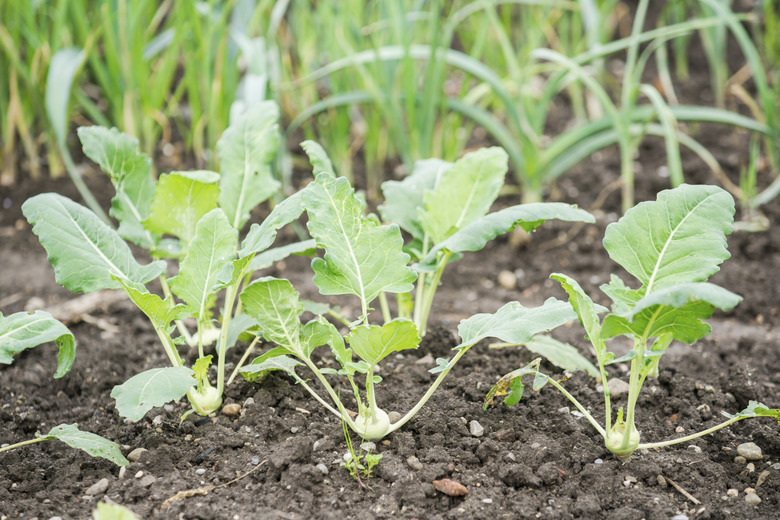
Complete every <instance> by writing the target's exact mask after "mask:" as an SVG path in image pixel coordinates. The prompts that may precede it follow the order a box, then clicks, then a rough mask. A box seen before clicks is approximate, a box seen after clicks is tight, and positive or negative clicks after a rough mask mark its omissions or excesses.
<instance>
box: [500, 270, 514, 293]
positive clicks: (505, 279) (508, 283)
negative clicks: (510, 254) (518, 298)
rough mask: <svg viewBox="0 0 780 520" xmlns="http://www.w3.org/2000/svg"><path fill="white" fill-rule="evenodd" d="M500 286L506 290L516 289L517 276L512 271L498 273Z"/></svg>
mask: <svg viewBox="0 0 780 520" xmlns="http://www.w3.org/2000/svg"><path fill="white" fill-rule="evenodd" d="M498 285H500V286H501V287H503V288H504V289H514V288H515V286H516V285H517V275H515V273H513V272H512V271H501V272H500V273H498Z"/></svg>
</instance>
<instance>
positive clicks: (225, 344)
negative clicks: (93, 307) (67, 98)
mask: <svg viewBox="0 0 780 520" xmlns="http://www.w3.org/2000/svg"><path fill="white" fill-rule="evenodd" d="M277 121H278V108H277V107H276V105H275V104H274V103H271V102H264V103H259V104H257V105H255V106H253V107H252V108H251V109H250V110H249V111H248V112H247V113H245V114H244V115H242V116H240V117H238V118H237V120H236V121H234V123H233V124H232V125H231V126H230V128H228V129H227V130H226V131H225V133H224V134H223V136H222V138H221V139H220V140H219V142H218V143H217V154H218V157H219V161H220V165H221V167H220V170H221V171H220V173H216V172H212V171H187V172H171V173H166V174H163V175H160V177H159V178H158V179H157V180H156V181H155V180H154V178H153V176H152V172H151V162H150V160H149V158H148V157H146V156H145V155H144V154H143V153H141V152H140V151H139V150H138V142H137V141H136V140H135V139H133V138H131V137H129V136H127V135H125V134H121V133H119V132H118V131H116V130H115V129H111V130H109V129H106V128H103V127H98V126H93V127H87V128H80V129H79V138H80V139H81V142H82V145H83V148H84V153H85V154H86V155H87V157H89V158H91V159H92V160H94V161H95V162H96V163H98V165H99V166H100V167H101V168H102V169H103V170H104V171H105V172H106V173H107V174H108V175H109V176H110V178H111V181H112V183H113V185H114V187H115V188H116V196H115V197H114V198H113V199H112V201H111V202H112V203H111V211H110V214H111V216H112V217H114V218H115V219H116V220H117V222H118V224H119V225H118V228H117V230H114V229H113V228H111V227H109V226H108V225H106V224H104V223H103V222H102V221H101V220H100V219H99V218H98V217H97V216H96V215H95V214H94V213H92V212H91V211H89V210H88V209H86V208H85V207H83V206H81V205H79V204H77V203H75V202H73V201H71V200H70V199H68V198H66V197H63V196H61V195H57V194H54V193H45V194H41V195H37V196H35V197H32V198H31V199H29V200H28V201H26V202H25V203H24V205H23V206H22V211H23V212H24V215H25V217H27V220H28V221H29V222H30V223H31V224H32V225H33V232H34V233H35V234H36V235H38V238H39V239H40V241H41V244H42V245H43V247H44V248H45V249H46V251H47V253H48V256H49V261H50V262H51V264H52V265H53V266H54V273H55V277H56V280H57V283H59V284H61V285H63V286H65V287H66V288H68V289H69V290H71V291H72V292H92V291H97V290H100V289H122V290H124V291H125V292H126V293H127V295H128V296H129V297H130V299H131V300H132V301H133V302H134V303H135V304H136V305H137V306H138V307H139V309H140V310H141V311H143V312H144V314H146V316H147V317H148V318H149V320H150V321H151V324H152V326H153V327H154V330H155V332H156V333H157V336H158V337H159V340H160V345H161V346H162V348H163V350H164V351H165V354H166V356H167V358H168V361H169V362H170V365H171V366H168V367H165V368H153V369H151V370H147V371H145V372H142V373H140V374H137V375H135V376H133V377H132V378H130V379H129V380H128V381H126V382H125V383H124V384H122V385H119V386H116V387H115V388H114V389H113V391H112V392H111V396H112V397H114V398H115V399H116V406H117V410H118V411H119V413H120V415H122V416H123V417H127V418H129V419H132V420H139V419H141V418H142V417H143V416H144V414H145V413H146V412H147V411H149V410H150V409H151V408H152V407H154V406H160V405H162V404H164V403H166V402H169V401H171V400H178V399H180V398H181V397H182V396H184V395H185V394H186V395H187V397H188V399H189V401H190V403H191V404H192V409H193V410H194V411H196V412H198V413H199V414H202V415H206V414H209V413H211V412H213V411H215V410H217V409H218V408H219V406H220V405H221V403H222V394H223V390H224V387H225V379H226V377H225V354H226V352H227V350H228V349H230V348H231V347H233V346H234V345H235V344H236V340H237V338H238V337H239V335H240V334H241V333H243V332H244V331H245V330H247V329H250V328H252V327H256V326H257V323H256V322H255V321H254V319H252V318H251V317H249V316H247V315H246V314H244V313H243V311H242V306H241V303H240V302H239V301H238V295H239V293H240V292H241V288H242V287H243V285H244V284H245V283H247V282H248V281H249V280H250V277H251V274H252V272H253V271H254V270H256V269H259V268H262V267H267V266H268V265H270V263H271V262H273V261H274V260H277V259H280V258H284V256H286V255H288V254H291V253H293V252H296V251H302V250H305V249H307V248H310V247H312V246H313V242H309V243H302V244H301V243H296V244H293V245H291V246H286V247H284V248H275V249H270V250H268V251H266V250H267V249H268V248H269V247H270V246H271V245H272V244H273V242H274V238H275V237H276V233H277V230H278V229H279V228H280V227H282V226H284V225H285V224H286V223H287V222H289V221H291V220H294V219H296V218H297V217H298V216H299V215H300V214H301V211H302V207H301V204H300V196H295V195H294V196H292V197H290V198H288V199H287V200H285V201H284V202H282V203H280V204H278V205H277V206H276V207H275V208H274V210H273V211H272V212H271V214H270V215H269V216H268V218H267V219H266V220H265V221H263V223H262V224H261V225H258V224H253V225H252V226H251V229H250V230H249V231H248V233H247V234H246V237H245V238H244V240H243V241H239V233H240V232H241V231H242V229H243V228H244V227H245V225H246V224H247V222H248V221H249V219H250V212H251V211H252V210H253V209H254V208H255V207H256V206H258V205H259V204H260V203H262V202H263V201H265V200H267V199H268V198H269V197H271V196H272V195H274V194H275V193H276V192H277V190H278V187H279V183H278V181H276V180H275V179H274V177H273V175H272V171H271V166H270V164H271V162H272V160H273V157H274V155H275V152H276V150H277V144H278V135H277V134H278V130H277ZM125 240H128V241H130V242H133V243H135V244H136V245H138V246H140V247H142V248H145V249H146V250H148V252H149V255H150V256H151V258H152V259H153V261H152V262H151V263H148V264H146V265H141V264H139V263H138V262H137V261H136V260H135V258H134V257H133V255H132V253H131V251H130V247H129V245H128V244H127V242H125ZM258 253H262V254H258ZM171 272H173V273H175V274H174V275H173V276H170V277H169V274H170V273H171ZM154 280H157V283H158V284H159V285H160V287H161V291H162V296H160V295H158V294H155V293H154V292H150V290H149V289H148V288H147V284H149V283H150V282H152V281H154ZM220 293H222V297H221V298H219V299H218V298H217V296H218V294H220ZM217 303H220V304H221V306H222V307H221V312H219V311H218V310H216V309H217ZM193 326H194V330H192V329H191V328H190V327H193ZM211 343H216V348H215V350H214V355H215V356H216V359H217V381H216V387H214V386H212V383H211V382H210V381H209V377H208V373H209V365H210V363H211V360H212V358H213V357H212V355H211V354H207V352H206V347H208V346H209V345H210V344H211ZM186 346H189V347H190V348H197V352H198V356H197V361H195V362H194V364H193V366H192V368H190V367H187V366H185V362H184V359H183V358H182V354H181V353H180V351H179V350H180V348H182V347H186ZM254 347H255V343H252V344H251V345H250V346H249V347H248V351H251V350H252V349H253V348H254ZM247 355H248V352H247ZM234 375H235V372H234Z"/></svg>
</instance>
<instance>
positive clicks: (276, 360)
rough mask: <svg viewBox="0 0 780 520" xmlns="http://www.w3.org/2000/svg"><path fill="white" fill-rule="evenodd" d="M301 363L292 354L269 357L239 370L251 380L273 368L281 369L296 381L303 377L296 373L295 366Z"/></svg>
mask: <svg viewBox="0 0 780 520" xmlns="http://www.w3.org/2000/svg"><path fill="white" fill-rule="evenodd" d="M261 357H262V356H261ZM301 365H302V363H300V362H299V361H298V360H297V359H295V358H291V357H290V356H273V357H268V358H267V359H264V360H263V361H261V362H258V363H252V364H250V365H247V366H245V367H244V368H242V369H241V370H239V372H241V375H243V376H244V377H245V378H246V379H248V380H249V381H255V380H256V379H257V378H258V377H261V375H262V374H263V373H266V372H270V371H273V370H281V371H283V372H286V373H287V374H288V375H289V376H291V377H292V378H293V379H295V380H296V381H300V380H301V378H300V377H299V376H298V374H296V373H295V367H298V366H301Z"/></svg>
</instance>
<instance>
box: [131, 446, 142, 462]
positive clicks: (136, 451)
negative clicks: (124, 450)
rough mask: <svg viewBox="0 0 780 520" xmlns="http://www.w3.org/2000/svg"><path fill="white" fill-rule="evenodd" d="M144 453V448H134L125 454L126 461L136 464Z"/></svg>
mask: <svg viewBox="0 0 780 520" xmlns="http://www.w3.org/2000/svg"><path fill="white" fill-rule="evenodd" d="M146 451H147V450H146V448H136V449H134V450H133V451H131V452H130V453H128V454H127V460H129V461H130V462H138V459H140V458H141V455H143V454H144V453H146Z"/></svg>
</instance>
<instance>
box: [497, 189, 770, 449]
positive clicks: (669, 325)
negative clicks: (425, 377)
mask: <svg viewBox="0 0 780 520" xmlns="http://www.w3.org/2000/svg"><path fill="white" fill-rule="evenodd" d="M733 220H734V199H733V198H732V196H731V195H730V194H729V193H727V192H726V191H724V190H722V189H721V188H718V187H716V186H690V185H686V184H683V185H680V186H679V187H677V188H675V189H672V190H666V191H662V192H660V193H659V194H658V199H657V200H656V201H649V202H643V203H640V204H638V205H637V206H636V207H634V208H632V209H631V210H629V211H627V212H626V213H625V215H624V216H623V218H621V219H620V220H619V221H617V222H615V223H613V224H610V225H609V226H608V227H607V230H606V233H605V236H604V248H605V249H606V250H607V252H608V253H609V255H610V257H611V258H612V259H613V260H614V261H615V262H617V263H618V264H620V265H621V266H622V267H623V268H624V269H625V270H626V271H628V272H629V273H630V274H631V275H633V276H634V277H635V278H636V279H637V280H638V281H639V285H640V286H639V288H637V289H632V288H630V287H629V286H627V285H626V284H625V283H624V282H623V280H621V279H620V278H619V277H617V276H615V275H612V278H611V280H610V282H609V283H608V284H605V285H603V286H602V287H601V290H602V291H603V292H604V293H605V294H606V295H607V296H609V298H611V299H612V302H613V303H612V310H611V311H609V312H608V311H607V309H606V308H604V307H602V306H601V305H598V304H596V303H594V302H593V300H592V299H591V298H590V297H589V296H588V295H587V294H586V293H585V292H584V291H583V289H582V288H581V287H580V285H579V284H578V283H577V282H576V281H575V280H573V279H571V278H570V277H568V276H566V275H564V274H553V275H551V278H552V279H554V280H556V281H558V282H559V283H560V284H561V286H562V287H563V289H564V290H565V291H566V293H567V294H568V295H569V303H571V305H572V307H573V308H574V310H575V311H576V313H577V316H578V317H579V321H580V323H581V324H582V326H583V328H584V329H585V332H586V335H587V338H588V340H589V341H590V343H591V344H592V345H593V351H594V354H595V356H596V361H597V364H598V367H599V370H600V372H601V379H602V384H603V385H604V405H605V412H606V413H605V424H604V426H603V427H602V425H601V424H599V422H598V421H596V419H595V418H594V417H593V415H592V414H591V413H590V412H589V411H588V410H587V409H586V408H585V407H584V406H583V405H582V404H580V403H579V402H578V401H577V399H575V398H574V396H572V395H571V394H570V393H569V392H568V391H567V390H566V389H565V388H564V387H563V385H562V384H561V382H559V381H556V380H555V379H553V378H551V377H549V376H548V375H546V374H543V373H542V372H540V371H539V360H538V359H537V360H535V361H533V362H531V363H530V364H529V365H527V366H525V367H523V368H521V369H518V370H515V371H514V372H510V373H509V374H507V375H506V376H504V377H503V378H501V380H500V381H499V382H498V383H497V384H496V385H495V386H494V387H493V389H492V390H491V391H490V392H489V393H488V395H487V398H486V400H485V407H487V406H489V405H490V404H492V402H493V398H494V397H496V396H500V395H506V394H509V395H508V396H507V397H506V398H505V399H504V403H505V404H507V405H513V404H515V403H517V402H519V401H520V399H521V397H522V395H523V383H522V381H521V378H522V376H524V375H526V374H533V375H534V382H533V388H534V390H539V389H541V388H542V387H543V386H544V385H545V384H547V383H550V384H551V385H553V386H554V387H555V388H557V389H558V390H560V391H561V392H562V393H563V394H564V395H565V396H566V397H567V398H568V399H569V400H570V401H572V403H574V405H575V406H576V407H577V409H578V410H579V411H580V412H582V414H583V415H584V416H585V417H586V418H587V419H588V421H589V422H590V423H591V424H592V425H593V427H594V428H596V430H598V432H599V433H600V434H601V435H602V436H603V437H604V442H605V444H606V446H607V448H608V449H609V450H610V451H611V452H612V453H614V454H615V455H616V456H617V457H619V458H627V457H629V456H630V455H631V454H632V453H633V452H634V451H636V450H637V449H649V448H658V447H662V446H669V445H672V444H677V443H682V442H688V441H691V440H693V439H696V438H698V437H700V436H702V435H706V434H708V433H711V432H714V431H716V430H718V429H720V428H723V427H725V426H728V425H730V424H733V423H735V422H737V421H740V420H742V419H747V418H750V417H760V416H768V417H773V418H775V419H777V420H778V421H780V410H778V409H770V408H768V407H767V406H765V405H763V404H761V403H757V402H753V401H751V402H750V404H749V406H748V407H747V408H746V409H745V410H742V411H741V412H738V413H737V414H734V415H730V414H727V413H725V412H724V415H726V417H727V418H728V420H726V421H725V422H722V423H720V424H718V425H716V426H713V427H711V428H707V429H705V430H703V431H700V432H698V433H694V434H692V435H687V436H685V437H679V438H675V439H670V440H667V441H660V442H650V443H643V442H641V438H640V432H639V430H638V429H637V426H636V416H637V399H638V397H639V392H640V391H641V389H642V385H643V384H644V382H645V381H646V380H647V378H648V377H656V376H657V375H658V366H659V362H660V361H661V357H662V356H663V354H664V353H665V352H666V349H667V348H668V347H669V345H670V344H671V342H672V341H673V340H677V341H681V342H683V343H693V342H694V341H696V340H697V339H700V338H702V337H704V336H705V335H707V334H708V333H709V332H710V330H711V328H710V326H709V325H708V324H707V323H705V322H703V321H702V320H704V319H706V318H709V317H710V316H711V315H712V313H713V311H714V309H715V308H719V309H723V310H729V309H731V308H732V307H734V306H735V305H736V304H737V303H739V301H740V300H741V297H739V296H737V295H736V294H734V293H732V292H730V291H728V290H726V289H724V288H722V287H719V286H717V285H714V284H712V283H709V282H707V281H706V280H707V279H708V278H709V277H710V276H711V275H712V274H714V273H715V272H716V271H718V265H719V264H720V263H721V262H723V261H724V260H725V259H727V258H728V257H729V256H730V255H729V252H728V250H727V249H726V235H727V234H728V233H730V232H731V230H732V226H733ZM602 315H603V317H602ZM616 336H627V337H628V338H630V339H631V340H632V341H633V348H632V349H631V350H630V351H629V352H628V353H627V354H625V355H623V356H620V357H616V356H615V354H614V353H613V352H611V351H610V350H609V349H608V347H607V341H608V340H610V339H611V338H614V337H616ZM620 362H630V363H631V368H630V373H629V382H628V385H629V391H628V402H627V404H626V407H625V411H624V409H623V408H620V409H619V410H618V412H617V414H616V416H614V417H613V413H612V403H611V400H610V390H609V384H608V381H607V366H608V365H610V364H613V363H620Z"/></svg>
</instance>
